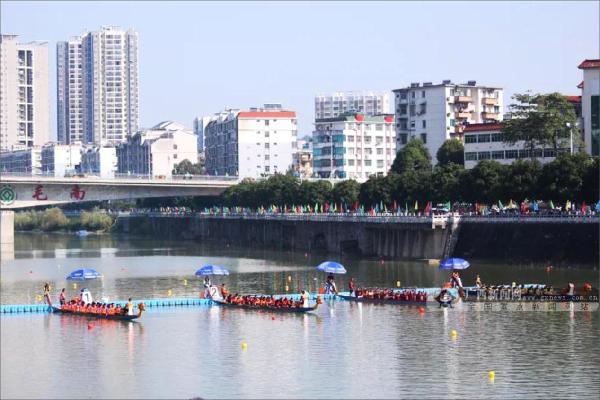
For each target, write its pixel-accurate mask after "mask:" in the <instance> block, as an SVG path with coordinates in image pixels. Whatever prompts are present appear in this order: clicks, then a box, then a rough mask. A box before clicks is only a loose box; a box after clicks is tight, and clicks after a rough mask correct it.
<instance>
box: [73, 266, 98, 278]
mask: <svg viewBox="0 0 600 400" xmlns="http://www.w3.org/2000/svg"><path fill="white" fill-rule="evenodd" d="M96 278H100V274H99V273H98V271H96V270H95V269H91V268H81V269H76V270H75V271H73V272H71V273H70V274H69V275H67V279H71V280H77V281H84V280H86V279H96Z"/></svg>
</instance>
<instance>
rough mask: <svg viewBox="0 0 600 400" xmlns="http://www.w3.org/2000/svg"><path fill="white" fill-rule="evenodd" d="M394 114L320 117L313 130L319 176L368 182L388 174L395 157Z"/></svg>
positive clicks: (314, 151) (351, 114)
mask: <svg viewBox="0 0 600 400" xmlns="http://www.w3.org/2000/svg"><path fill="white" fill-rule="evenodd" d="M395 137H396V135H395V131H394V116H393V115H389V114H388V115H377V116H365V115H363V114H358V113H347V114H344V115H340V116H339V117H336V118H324V119H317V120H316V121H315V131H314V132H313V171H314V172H315V173H316V174H317V175H318V176H319V177H320V178H343V179H354V180H356V181H359V182H363V181H366V180H367V179H368V178H369V177H370V176H371V175H375V176H385V175H387V173H388V171H389V170H390V168H391V167H392V163H393V162H394V159H395V158H396V141H395Z"/></svg>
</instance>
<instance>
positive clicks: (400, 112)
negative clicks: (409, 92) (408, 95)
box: [398, 104, 406, 115]
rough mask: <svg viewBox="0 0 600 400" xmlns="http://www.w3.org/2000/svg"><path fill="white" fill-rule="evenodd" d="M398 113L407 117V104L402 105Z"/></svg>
mask: <svg viewBox="0 0 600 400" xmlns="http://www.w3.org/2000/svg"><path fill="white" fill-rule="evenodd" d="M398 113H399V114H400V115H405V114H406V104H401V105H400V107H399V108H398Z"/></svg>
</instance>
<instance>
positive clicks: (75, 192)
mask: <svg viewBox="0 0 600 400" xmlns="http://www.w3.org/2000/svg"><path fill="white" fill-rule="evenodd" d="M71 198H72V199H75V200H83V199H84V198H85V190H81V189H80V188H79V185H73V189H71Z"/></svg>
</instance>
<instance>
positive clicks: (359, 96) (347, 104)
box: [315, 92, 390, 119]
mask: <svg viewBox="0 0 600 400" xmlns="http://www.w3.org/2000/svg"><path fill="white" fill-rule="evenodd" d="M389 110H390V94H389V93H387V92H382V93H378V92H334V93H328V94H319V95H317V96H316V97H315V119H323V118H336V117H338V116H340V115H342V114H344V113H347V112H359V113H362V114H365V115H379V114H387V113H389V112H390V111H389Z"/></svg>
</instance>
